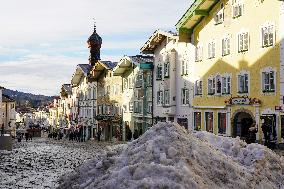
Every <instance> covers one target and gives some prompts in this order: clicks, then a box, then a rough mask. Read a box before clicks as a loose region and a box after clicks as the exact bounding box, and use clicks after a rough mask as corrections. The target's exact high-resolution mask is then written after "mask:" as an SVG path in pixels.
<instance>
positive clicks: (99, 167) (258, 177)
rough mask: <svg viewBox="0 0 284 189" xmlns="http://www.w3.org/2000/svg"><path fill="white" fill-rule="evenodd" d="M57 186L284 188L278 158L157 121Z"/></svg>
mask: <svg viewBox="0 0 284 189" xmlns="http://www.w3.org/2000/svg"><path fill="white" fill-rule="evenodd" d="M59 188H62V189H65V188H66V189H67V188H109V189H114V188H118V189H120V188H121V189H122V188H123V189H124V188H200V189H201V188H202V189H204V188H210V189H213V188H265V189H269V188H284V160H283V158H282V157H280V156H279V155H277V154H275V153H274V152H272V151H271V150H269V149H267V148H266V147H264V146H262V145H259V144H249V145H247V144H246V143H245V142H243V141H241V140H240V139H239V138H229V137H221V136H216V135H214V134H211V133H207V132H197V133H189V132H188V131H186V130H185V129H184V128H183V127H181V126H179V125H174V124H171V123H159V124H157V125H156V126H154V127H152V128H151V129H150V130H148V131H147V132H146V133H145V134H144V135H143V136H141V137H140V138H139V139H137V140H135V141H133V142H130V143H128V144H125V145H118V146H116V147H110V148H109V149H107V150H106V152H105V153H104V154H102V155H101V156H100V157H99V158H97V159H94V160H92V161H90V162H88V163H86V164H84V165H83V166H81V167H79V168H78V169H77V170H76V171H75V172H73V173H72V174H71V175H65V176H64V177H62V179H61V184H60V186H59Z"/></svg>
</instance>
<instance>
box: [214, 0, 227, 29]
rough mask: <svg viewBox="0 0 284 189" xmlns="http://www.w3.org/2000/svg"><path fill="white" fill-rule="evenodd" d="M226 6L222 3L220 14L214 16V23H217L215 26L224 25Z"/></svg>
mask: <svg viewBox="0 0 284 189" xmlns="http://www.w3.org/2000/svg"><path fill="white" fill-rule="evenodd" d="M224 9H225V8H224V4H223V3H221V5H220V10H219V11H218V12H216V14H215V15H214V22H215V25H219V24H222V23H223V22H224V16H225V14H224Z"/></svg>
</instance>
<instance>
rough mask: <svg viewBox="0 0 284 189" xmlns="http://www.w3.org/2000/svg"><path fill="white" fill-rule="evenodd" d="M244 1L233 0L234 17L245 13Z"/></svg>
mask: <svg viewBox="0 0 284 189" xmlns="http://www.w3.org/2000/svg"><path fill="white" fill-rule="evenodd" d="M244 7H245V6H244V2H243V1H242V0H232V17H233V18H234V19H236V18H239V17H241V16H243V15H244Z"/></svg>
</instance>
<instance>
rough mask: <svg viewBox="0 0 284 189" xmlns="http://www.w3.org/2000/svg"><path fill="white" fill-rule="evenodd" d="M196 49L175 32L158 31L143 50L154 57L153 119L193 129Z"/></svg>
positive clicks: (142, 51)
mask: <svg viewBox="0 0 284 189" xmlns="http://www.w3.org/2000/svg"><path fill="white" fill-rule="evenodd" d="M194 50H195V47H194V46H193V45H192V44H190V43H189V42H183V41H180V39H179V36H178V35H177V34H174V33H170V32H164V31H161V30H157V31H155V32H154V33H153V35H152V36H151V37H150V38H149V39H148V41H147V42H146V43H145V44H144V46H143V47H142V48H141V53H143V54H151V55H153V56H154V74H153V116H154V117H153V118H154V120H155V122H158V121H170V122H175V123H179V124H180V125H183V126H184V127H185V128H186V129H188V128H190V127H191V120H192V111H193V108H192V101H193V83H192V82H191V81H192V80H194V74H193V72H194V68H193V67H194V64H192V62H193V61H194Z"/></svg>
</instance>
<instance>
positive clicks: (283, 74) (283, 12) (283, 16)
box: [278, 2, 284, 108]
mask: <svg viewBox="0 0 284 189" xmlns="http://www.w3.org/2000/svg"><path fill="white" fill-rule="evenodd" d="M283 21H284V2H281V6H280V17H279V35H278V36H279V38H280V40H281V41H280V105H282V108H284V104H283V96H284V24H283Z"/></svg>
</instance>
